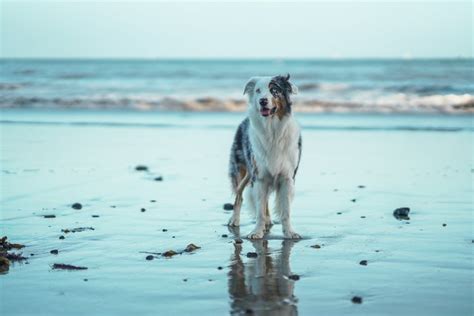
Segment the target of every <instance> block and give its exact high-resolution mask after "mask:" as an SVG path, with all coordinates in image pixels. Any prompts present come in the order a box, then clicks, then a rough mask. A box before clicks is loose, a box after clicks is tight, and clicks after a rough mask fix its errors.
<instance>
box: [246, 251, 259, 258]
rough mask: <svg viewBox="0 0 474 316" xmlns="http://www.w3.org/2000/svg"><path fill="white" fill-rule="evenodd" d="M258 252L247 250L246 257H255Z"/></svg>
mask: <svg viewBox="0 0 474 316" xmlns="http://www.w3.org/2000/svg"><path fill="white" fill-rule="evenodd" d="M257 257H258V254H257V253H256V252H247V258H257Z"/></svg>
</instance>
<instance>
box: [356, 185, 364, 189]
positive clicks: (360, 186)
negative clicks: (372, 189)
mask: <svg viewBox="0 0 474 316" xmlns="http://www.w3.org/2000/svg"><path fill="white" fill-rule="evenodd" d="M357 187H358V188H359V189H364V188H365V185H358V186H357Z"/></svg>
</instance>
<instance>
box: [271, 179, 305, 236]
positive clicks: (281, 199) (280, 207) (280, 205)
mask: <svg viewBox="0 0 474 316" xmlns="http://www.w3.org/2000/svg"><path fill="white" fill-rule="evenodd" d="M293 192H294V182H293V179H289V178H286V177H282V178H280V180H279V183H278V186H277V191H276V210H277V213H279V214H280V216H281V224H282V228H283V235H284V236H285V238H288V239H300V238H301V236H300V235H298V234H297V233H295V232H294V230H293V228H292V227H291V221H290V204H291V200H292V199H293Z"/></svg>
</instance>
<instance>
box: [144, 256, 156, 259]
mask: <svg viewBox="0 0 474 316" xmlns="http://www.w3.org/2000/svg"><path fill="white" fill-rule="evenodd" d="M145 259H146V260H153V259H155V257H153V256H152V255H149V256H146V258H145Z"/></svg>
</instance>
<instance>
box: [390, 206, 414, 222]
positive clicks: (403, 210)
mask: <svg viewBox="0 0 474 316" xmlns="http://www.w3.org/2000/svg"><path fill="white" fill-rule="evenodd" d="M409 213H410V208H409V207H400V208H397V209H396V210H394V211H393V216H394V217H395V218H396V219H398V220H402V219H404V220H409V219H410V217H408V214H409Z"/></svg>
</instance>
